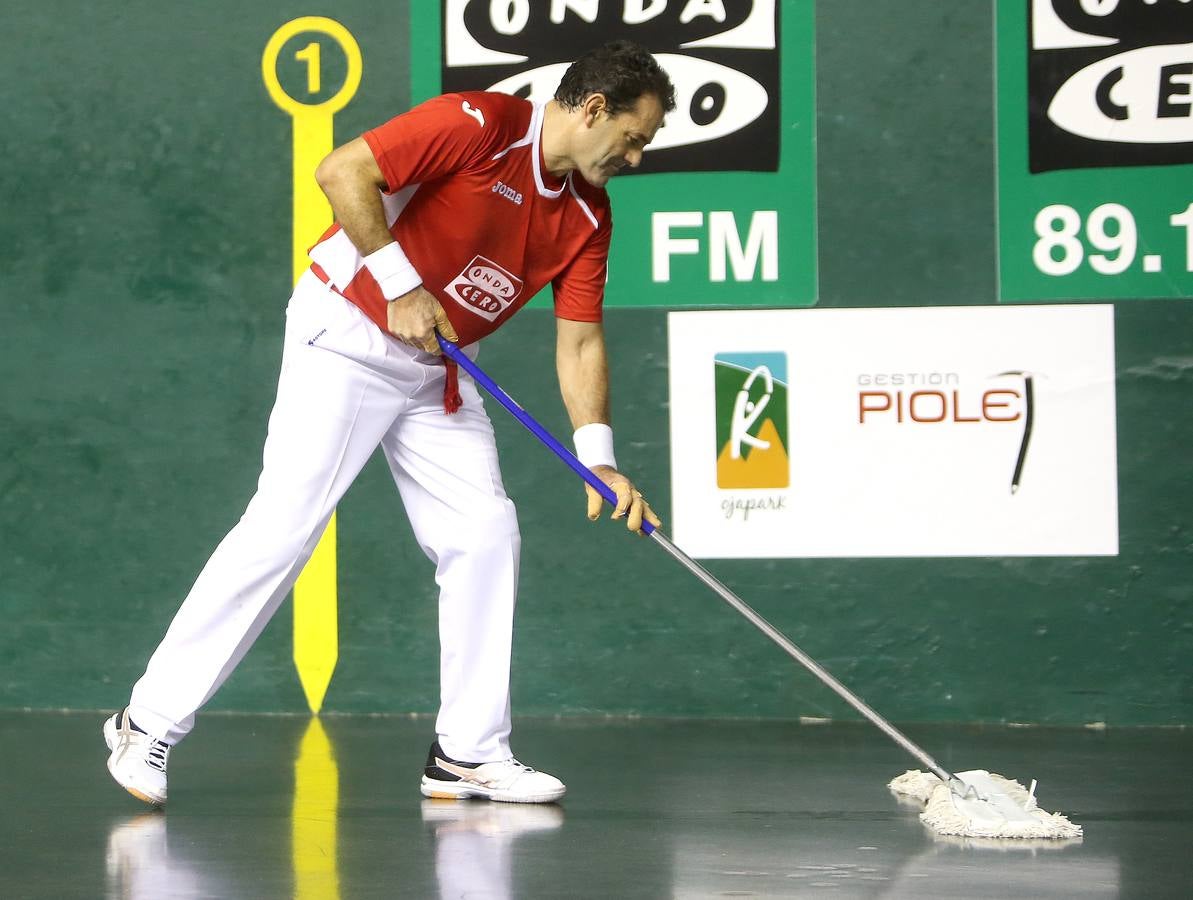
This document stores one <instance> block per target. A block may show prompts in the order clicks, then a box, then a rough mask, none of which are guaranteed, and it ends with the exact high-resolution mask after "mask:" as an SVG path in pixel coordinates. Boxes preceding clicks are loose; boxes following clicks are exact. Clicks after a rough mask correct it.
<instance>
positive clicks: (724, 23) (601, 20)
mask: <svg viewBox="0 0 1193 900" xmlns="http://www.w3.org/2000/svg"><path fill="white" fill-rule="evenodd" d="M443 29H444V53H443V63H442V69H441V72H440V75H441V78H442V84H443V90H444V91H464V90H485V89H487V90H494V91H501V92H503V93H507V94H514V95H516V96H519V97H526V98H528V99H530V100H533V101H535V102H543V101H546V100H549V99H550V98H551V97H552V96H553V95H554V93H555V88H556V87H557V86H558V85H559V79H560V78H561V77H562V76H563V73H564V71H565V70H566V69H567V67H568V66H569V65H570V64H571V62H572V61H573V60H574V59H575V58H576V57H578V56H579V55H580V54H582V53H584V52H585V51H587V50H590V49H591V48H593V47H596V46H599V45H600V44H603V43H605V42H606V41H608V40H610V39H611V38H612V37H615V36H616V37H621V38H628V39H630V40H633V41H637V42H638V43H640V44H642V45H643V46H645V47H647V48H648V49H649V50H650V51H651V52H652V53H653V54H654V55H655V58H656V59H657V60H658V61H659V64H660V65H661V66H662V67H663V68H664V69H665V70H666V71H667V74H668V75H670V76H671V80H672V82H673V83H674V85H675V100H676V108H675V111H674V112H672V113H669V114H668V115H667V127H665V128H662V129H660V130H659V133H658V134H657V135H656V136H655V139H654V142H653V143H652V144H651V145H650V147H649V148H648V152H649V153H650V166H649V170H650V171H651V172H700V171H719V172H728V171H756V172H774V171H777V170H778V167H779V139H780V127H779V102H778V99H779V76H780V67H779V43H778V36H779V14H778V6H777V3H776V0H734V2H724V0H551V2H546V0H543V2H531V0H502V2H500V3H498V2H489V0H444V3H443ZM627 172H628V170H627Z"/></svg>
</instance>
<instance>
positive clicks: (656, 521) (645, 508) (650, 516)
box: [642, 499, 663, 528]
mask: <svg viewBox="0 0 1193 900" xmlns="http://www.w3.org/2000/svg"><path fill="white" fill-rule="evenodd" d="M642 517H643V518H644V519H646V521H647V522H649V523H650V524H651V525H653V526H654V527H655V528H658V527H659V526H660V525H662V524H663V520H662V519H660V518H659V517H658V516H657V515H655V511H654V510H653V509H651V508H650V504H649V503H647V502H646V500H645V499H643V501H642Z"/></svg>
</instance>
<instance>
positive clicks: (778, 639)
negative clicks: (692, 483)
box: [436, 333, 955, 784]
mask: <svg viewBox="0 0 1193 900" xmlns="http://www.w3.org/2000/svg"><path fill="white" fill-rule="evenodd" d="M436 337H438V338H439V346H440V347H442V348H443V352H444V353H445V354H446V355H447V356H448V357H450V358H451V359H452V360H453V361H454V362H455V363H456V364H457V365H458V366H459V367H460V368H462V369H463V370H464V371H465V372H467V373H468V374H469V375H471V376H472V378H473V380H474V381H476V382H477V383H478V384H479V385H480V386H481V387H483V388H484V389H485V390H486V391H488V392H489V393H490V394H492V395H493V396H494V397H495V398H496V399H497V402H498V403H500V404H501V405H502V406H504V407H505V408H506V409H507V410H509V411H510V413H512V414H513V416H514V418H515V419H517V420H518V421H519V422H521V423H522V424H523V425H525V426H526V428H527V429H528V430H529V431H530V432H531V434H533V435H534V436H535V437H536V438H538V439H539V440H540V441H542V442H543V443H544V444H546V445H547V447H549V448H550V449H551V450H552V451H553V452H554V453H555V455H556V456H558V457H559V458H560V459H562V460H563V461H564V462H565V463H567V464H568V465H569V466H570V467H571V468H572V470H573V471H574V472H576V474H578V475H579V476H580V477H581V478H583V479H584V480H585V481H586V482H588V484H590V485H592V487H593V488H594V489H595V490H596V491H598V492H599V493H600V495H601V496H602V497H604V498H605V499H606V500H607V501H609V502H610V503H612V504H613V505H615V506H616V505H617V495H616V494H615V493H613V489H612V488H610V487H609V486H608V485H607V484H605V483H604V482H603V481H601V480H600V479H599V478H597V476H596V475H594V474H593V473H592V472H591V471H590V470H589V469H588V468H587V467H586V466H585V465H584V464H583V463H582V462H580V460H578V459H577V458H576V456H575V454H574V453H572V452H571V451H570V450H568V449H567V448H566V447H564V446H563V445H562V444H561V443H559V441H557V440H555V438H554V437H553V436H552V435H551V434H550V433H548V431H547V430H546V429H545V428H543V426H542V425H540V424H539V423H538V422H536V421H535V420H534V418H533V417H532V416H531V415H530V413H528V412H526V410H524V409H523V408H522V407H521V406H519V405H518V403H517V402H516V401H515V400H514V399H513V398H512V397H511V396H510V395H509V394H507V393H506V392H505V391H504V390H502V389H501V387H500V386H499V385H498V384H497V383H496V382H495V381H493V379H492V378H490V377H489V376H488V375H486V374H485V372H484V371H483V370H482V369H481V368H480V366H478V365H477V364H476V363H475V362H473V361H472V360H471V359H469V358H468V357H467V356H466V355H465V354H464V352H463V351H462V350H461V349H460V348H459V347H457V346H456V345H455V344H453V343H452V342H451V341H449V340H447V338H445V337H443V335H440V334H438V333H437V334H436ZM642 530H643V531H645V532H646V533H647V534H649V535H650V536H651V537H652V538H654V540H655V542H656V543H657V544H658V545H659V546H660V547H662V548H663V549H664V550H666V551H667V553H669V554H670V555H671V556H672V557H673V558H674V559H675V560H676V561H677V562H679V563H680V564H681V565H683V566H684V568H686V569H687V570H688V571H689V572H691V573H692V574H693V575H695V576H696V577H697V578H699V579H700V580H701V581H703V582H704V583H705V584H706V585H707V586H708V587H709V588H711V589H712V590H713V592H714V593H716V594H717V596H719V597H720V598H721V599H722V600H724V601H725V602H726V603H728V604H729V605H730V606H732V607H733V608H734V609H736V610H737V611H738V612H739V613H741V614H742V615H743V616H745V617H746V619H748V620H749V621H750V622H751V623H752V624H753V625H754V626H755V627H756V628H757V629H758V630H759V631H761V632H762V633H763V634H765V635H766V636H767V637H768V638H770V639H771V640H772V641H774V642H775V643H776V644H778V645H779V647H780V648H781V649H782V650H783V651H784V652H785V653H787V655H788V656H790V657H791V658H792V659H794V660H795V661H796V662H798V663H799V664H800V665H801V666H803V667H804V668H805V669H807V670H808V671H809V672H811V673H812V674H813V675H815V676H816V677H817V678H819V679H820V681H821V682H823V683H824V684H825V685H826V686H828V687H829V688H830V689H832V690H833V691H834V692H836V694H837V695H838V696H839V697H841V699H842V700H844V701H845V702H846V703H848V704H849V705H850V706H852V707H853V708H854V709H856V710H857V711H858V712H859V713H861V714H862V715H863V716H865V717H866V718H867V719H869V720H870V721H871V722H873V723H874V724H875V725H876V726H877V727H878V729H879V730H880V731H881V732H882V733H883V734H885V735H886V736H887V737H889V738H890V739H891V740H893V741H894V742H895V743H896V744H898V745H899V746H900V747H902V748H903V749H904V750H906V751H907V752H908V753H910V754H911V755H912V756H914V757H915V758H916V759H917V760H919V761H920V762H921V763H922V764H923V765H924V766H926V767H927V768H929V769H930V770H931V771H932V772H933V774H935V775H936V777H938V778H939V779H940V780H941V781H943V782H944V783H945V784H951V783H952V782H953V781H954V780H955V779H954V778H953V776H952V775H950V774H949V772H948V771H947V770H945V768H944V767H943V766H941V765H940V764H939V763H938V762H936V760H934V759H933V758H932V757H931V756H929V755H928V754H927V752H925V751H924V750H923V749H922V748H921V747H920V746H919V745H918V744H916V743H914V742H913V741H912V740H911V738H909V737H907V736H906V735H905V734H903V732H901V731H899V730H898V729H897V728H895V726H894V725H892V724H891V723H890V722H888V721H887V720H886V719H884V718H883V717H882V716H880V715H879V714H878V713H877V712H875V711H874V710H873V709H871V708H870V707H869V706H868V705H867V704H866V703H865V702H864V701H863V700H862V699H861V698H860V697H858V696H857V695H855V694H854V693H853V692H852V691H851V690H849V688H847V687H845V685H843V684H842V683H841V682H839V681H838V680H837V679H836V678H834V677H833V676H832V675H831V674H829V672H828V670H826V669H825V668H824V667H823V666H821V665H820V664H819V663H818V662H816V660H814V659H812V657H810V656H808V654H807V653H805V652H804V651H803V650H801V649H800V648H799V647H797V646H796V645H795V644H794V643H792V642H791V641H790V640H789V639H788V638H787V636H786V635H784V634H783V632H781V631H779V629H777V628H775V626H773V625H772V624H771V623H770V622H768V621H766V619H764V618H763V617H762V616H760V615H759V614H758V613H756V612H755V611H754V610H753V608H752V607H750V605H749V604H747V603H746V602H745V601H744V600H742V599H741V598H740V597H738V596H737V595H736V594H735V593H733V591H731V590H729V588H727V587H725V585H724V584H722V583H721V582H720V581H719V580H718V579H717V578H715V577H714V576H713V575H712V573H711V572H709V571H708V570H707V569H705V568H704V567H703V566H701V565H700V564H699V563H698V562H696V561H695V560H694V559H692V558H691V557H690V556H688V555H687V554H686V553H684V552H683V551H682V550H680V549H679V547H677V546H675V544H673V543H672V542H671V541H670V540H669V539H668V538H667V536H666V535H664V534H663V532H662V531H660V530H659V529H657V528H655V527H654V526H653V525H651V524H650V523H649V522H646V521H643V522H642Z"/></svg>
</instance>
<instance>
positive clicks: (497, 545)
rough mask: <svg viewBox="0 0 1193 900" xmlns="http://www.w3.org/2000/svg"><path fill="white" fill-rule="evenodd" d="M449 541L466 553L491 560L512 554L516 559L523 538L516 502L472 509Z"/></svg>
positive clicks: (494, 503)
mask: <svg viewBox="0 0 1193 900" xmlns="http://www.w3.org/2000/svg"><path fill="white" fill-rule="evenodd" d="M448 540H449V541H450V542H451V543H452V544H453V545H455V548H456V549H457V550H459V551H461V552H463V553H469V554H477V555H479V556H488V555H491V554H494V553H497V554H500V553H506V552H512V553H513V555H514V556H515V558H516V557H517V555H518V552H519V550H520V549H521V545H522V535H521V532H520V531H519V530H518V516H517V513H516V512H515V510H514V504H513V501H511V500H509V499H504V498H503V499H497V498H494V499H493V500H492V501H489V502H486V503H483V504H479V505H477V506H474V507H471V508H469V509H468V510H467V512H466V514H465V516H464V521H463V524H462V526H461V527H460V528H459V529H458V530H453V531H452V532H451V534H450V536H449V538H448Z"/></svg>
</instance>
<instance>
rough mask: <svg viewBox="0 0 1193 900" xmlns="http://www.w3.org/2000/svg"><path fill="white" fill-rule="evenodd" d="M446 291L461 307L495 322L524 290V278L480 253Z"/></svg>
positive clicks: (452, 281) (451, 282)
mask: <svg viewBox="0 0 1193 900" xmlns="http://www.w3.org/2000/svg"><path fill="white" fill-rule="evenodd" d="M445 290H446V291H447V294H448V296H449V297H451V298H452V299H453V300H455V301H456V302H458V303H459V304H460V305H461V306H463V307H465V308H466V309H468V310H470V311H472V312H474V313H476V314H477V315H478V316H481V317H482V318H485V319H488V320H489V321H490V322H492V321H493V320H494V319H496V318H497V317H498V316H499V315H501V314H502V312H504V311H505V310H506V309H508V308H509V305H510V304H511V303H513V302H514V300H516V299H517V298H518V295H519V294H521V293H522V279H521V278H519V277H518V276H516V275H514V274H512V273H511V272H509V271H507V270H506V269H503V268H502V267H501V266H499V265H498V264H497V263H495V262H493V260H491V259H487V258H485V257H483V256H481V255H479V254H478V255H476V256H474V257H472V262H470V263H469V264H468V265H467V267H466V268H465V269H464V271H463V272H461V273H460V274H459V275H457V276H456V277H455V278H453V279H452V280H451V281H450V282H449V283H448V285H447V287H446V288H445Z"/></svg>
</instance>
